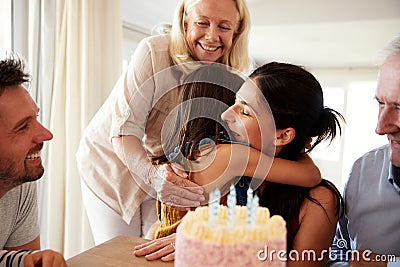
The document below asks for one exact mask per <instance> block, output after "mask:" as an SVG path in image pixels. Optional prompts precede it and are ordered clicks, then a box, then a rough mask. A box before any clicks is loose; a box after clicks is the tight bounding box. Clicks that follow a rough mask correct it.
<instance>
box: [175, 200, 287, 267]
mask: <svg viewBox="0 0 400 267" xmlns="http://www.w3.org/2000/svg"><path fill="white" fill-rule="evenodd" d="M255 198H256V197H255ZM248 202H249V201H248ZM234 204H235V203H234ZM257 204H258V203H257ZM278 255H286V223H285V221H284V219H283V218H282V217H281V216H278V215H274V216H272V217H270V214H269V210H268V209H267V208H263V207H258V205H254V203H253V204H251V203H250V204H248V205H247V206H236V205H234V206H233V205H232V203H230V199H229V196H228V206H222V205H219V203H217V204H213V205H210V204H209V206H208V207H199V208H196V210H194V211H189V212H188V214H186V215H185V217H184V218H183V220H182V222H181V224H180V225H179V226H178V229H177V237H176V251H175V266H177V267H187V266H191V267H197V266H199V267H204V266H229V267H236V266H286V265H285V261H284V260H282V258H279V257H278Z"/></svg>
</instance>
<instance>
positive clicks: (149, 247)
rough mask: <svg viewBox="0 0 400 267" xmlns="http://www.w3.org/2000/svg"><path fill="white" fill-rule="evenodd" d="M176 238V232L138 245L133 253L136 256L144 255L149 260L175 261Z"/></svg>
mask: <svg viewBox="0 0 400 267" xmlns="http://www.w3.org/2000/svg"><path fill="white" fill-rule="evenodd" d="M175 239H176V234H171V235H169V236H165V237H162V238H159V239H155V240H152V241H150V242H147V243H144V244H142V245H138V246H136V247H135V248H134V251H133V253H134V254H135V256H136V257H142V256H144V257H145V258H146V260H149V261H152V260H157V259H161V260H162V261H173V260H174V258H175Z"/></svg>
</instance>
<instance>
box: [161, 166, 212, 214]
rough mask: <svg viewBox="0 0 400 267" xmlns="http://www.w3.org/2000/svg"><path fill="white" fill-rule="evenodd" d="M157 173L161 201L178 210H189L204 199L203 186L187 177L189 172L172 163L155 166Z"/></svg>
mask: <svg viewBox="0 0 400 267" xmlns="http://www.w3.org/2000/svg"><path fill="white" fill-rule="evenodd" d="M155 168H156V170H157V175H158V176H159V179H158V181H157V182H156V186H155V190H156V192H157V196H158V198H159V199H160V201H161V202H163V203H165V204H167V205H169V206H172V207H174V208H176V209H178V210H189V208H190V207H198V206H200V202H201V201H204V199H205V198H204V196H203V188H201V187H200V186H198V185H197V184H195V183H193V182H191V181H189V180H188V179H187V173H186V172H185V171H183V170H182V169H180V168H176V167H173V166H172V165H170V164H160V165H156V166H155Z"/></svg>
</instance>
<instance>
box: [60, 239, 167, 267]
mask: <svg viewBox="0 0 400 267" xmlns="http://www.w3.org/2000/svg"><path fill="white" fill-rule="evenodd" d="M147 241H148V240H146V239H142V238H139V237H134V236H118V237H115V238H113V239H111V240H109V241H107V242H105V243H103V244H100V245H98V246H96V247H94V248H91V249H89V250H87V251H84V252H82V253H81V254H78V255H76V256H74V257H72V258H70V259H68V260H67V264H68V266H69V267H102V266H104V267H106V266H110V267H111V266H113V267H122V266H123V267H124V266H135V267H155V266H160V267H164V266H165V267H172V266H174V262H173V261H172V262H162V261H161V260H155V261H147V260H146V259H145V258H144V257H136V256H135V255H134V254H133V247H134V246H136V245H139V244H143V243H145V242H147Z"/></svg>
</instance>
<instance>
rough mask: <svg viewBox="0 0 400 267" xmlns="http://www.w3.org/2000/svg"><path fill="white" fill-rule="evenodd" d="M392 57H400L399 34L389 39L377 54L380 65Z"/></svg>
mask: <svg viewBox="0 0 400 267" xmlns="http://www.w3.org/2000/svg"><path fill="white" fill-rule="evenodd" d="M393 55H400V32H399V33H397V34H396V35H395V36H393V37H392V39H390V40H389V41H388V42H387V43H386V45H385V46H384V47H383V48H382V49H381V50H380V51H379V52H378V59H379V63H380V65H381V64H383V62H384V61H385V60H386V59H387V58H388V57H391V56H393Z"/></svg>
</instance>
